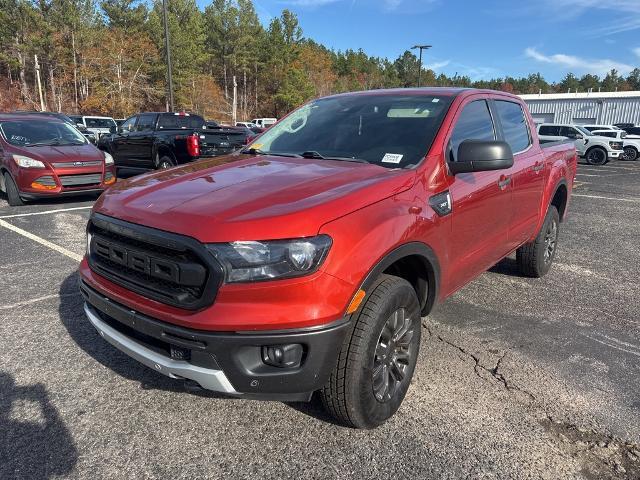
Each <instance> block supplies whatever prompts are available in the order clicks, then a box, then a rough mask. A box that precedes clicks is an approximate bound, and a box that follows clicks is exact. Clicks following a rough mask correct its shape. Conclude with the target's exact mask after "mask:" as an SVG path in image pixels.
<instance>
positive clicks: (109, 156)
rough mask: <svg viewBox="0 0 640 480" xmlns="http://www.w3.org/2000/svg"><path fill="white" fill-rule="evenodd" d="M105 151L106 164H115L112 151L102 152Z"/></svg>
mask: <svg viewBox="0 0 640 480" xmlns="http://www.w3.org/2000/svg"><path fill="white" fill-rule="evenodd" d="M102 153H104V164H105V165H113V163H114V162H113V157H112V156H111V154H110V153H107V152H102Z"/></svg>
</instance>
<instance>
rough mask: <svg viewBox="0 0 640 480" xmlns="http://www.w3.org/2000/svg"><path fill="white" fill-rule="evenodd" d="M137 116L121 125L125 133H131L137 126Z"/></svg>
mask: <svg viewBox="0 0 640 480" xmlns="http://www.w3.org/2000/svg"><path fill="white" fill-rule="evenodd" d="M136 118H138V117H136V116H133V117H131V118H127V119H126V120H125V121H124V123H123V124H122V125H121V127H120V128H122V131H123V132H130V131H132V130H133V126H134V125H135V124H136Z"/></svg>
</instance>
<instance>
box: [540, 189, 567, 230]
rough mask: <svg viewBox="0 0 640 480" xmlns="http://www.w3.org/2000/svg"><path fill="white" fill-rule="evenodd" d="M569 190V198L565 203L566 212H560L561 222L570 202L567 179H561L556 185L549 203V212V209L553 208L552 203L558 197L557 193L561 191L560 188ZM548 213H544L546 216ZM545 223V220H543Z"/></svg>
mask: <svg viewBox="0 0 640 480" xmlns="http://www.w3.org/2000/svg"><path fill="white" fill-rule="evenodd" d="M563 186H564V188H565V189H566V190H567V198H566V201H565V206H564V210H563V211H562V212H558V214H559V215H560V221H562V220H563V218H564V213H565V211H566V209H567V203H568V202H569V184H568V182H567V179H566V178H561V179H560V180H558V182H557V183H556V185H555V187H553V194H552V195H551V196H550V197H549V201H548V202H547V211H548V210H549V207H550V206H551V202H553V199H554V198H555V196H556V193H558V190H560V187H563ZM546 214H547V212H546V211H545V212H544V215H546ZM544 215H543V218H544ZM543 221H544V220H543Z"/></svg>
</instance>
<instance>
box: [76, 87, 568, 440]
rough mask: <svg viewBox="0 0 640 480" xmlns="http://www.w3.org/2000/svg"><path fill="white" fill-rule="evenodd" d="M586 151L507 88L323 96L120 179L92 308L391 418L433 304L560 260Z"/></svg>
mask: <svg viewBox="0 0 640 480" xmlns="http://www.w3.org/2000/svg"><path fill="white" fill-rule="evenodd" d="M576 164H577V159H576V150H575V147H574V145H573V142H572V141H569V142H568V143H563V142H555V143H548V144H545V145H544V146H541V145H540V143H539V141H538V137H537V134H536V130H535V127H534V124H533V121H532V119H531V116H530V114H529V112H528V110H527V107H526V106H525V104H524V103H523V102H522V100H520V99H519V98H518V97H516V96H514V95H510V94H507V93H503V92H494V91H489V90H473V89H450V88H422V89H395V90H376V91H368V92H358V93H348V94H342V95H335V96H330V97H327V98H321V99H318V100H314V101H312V102H310V103H308V104H306V105H304V106H302V107H301V108H299V109H297V110H295V111H294V112H293V113H291V114H290V115H289V116H287V117H286V118H284V119H282V120H281V121H280V122H278V123H277V124H276V125H274V126H273V127H271V128H270V129H269V130H267V131H266V132H264V133H263V134H262V135H261V136H260V137H258V139H257V140H256V141H255V142H254V143H253V144H251V145H249V146H248V147H247V148H246V149H244V150H242V151H240V152H237V153H235V154H232V155H230V156H225V157H218V158H215V159H206V160H201V161H198V162H195V163H192V164H189V165H185V166H182V167H178V168H174V169H169V170H166V171H162V172H155V173H149V174H146V175H142V176H139V177H137V178H133V179H130V180H128V181H125V182H122V183H118V184H116V185H115V186H114V187H112V188H111V189H109V190H108V191H107V192H105V194H104V195H102V196H101V197H100V199H99V200H98V202H97V203H96V204H95V206H94V208H93V211H92V213H91V216H90V220H89V223H88V227H87V254H86V256H85V258H84V259H83V261H82V263H81V265H80V279H81V280H80V282H81V283H80V288H81V290H82V294H83V295H84V298H85V299H86V304H85V307H84V309H85V312H86V315H87V317H88V320H89V322H91V324H93V326H94V327H95V328H96V329H97V331H98V332H99V334H100V335H101V336H102V337H103V338H104V339H105V340H106V341H107V342H109V343H111V344H112V345H113V346H114V347H115V348H117V349H119V350H121V351H122V352H124V353H126V354H127V355H130V356H131V357H132V358H134V359H135V360H137V361H139V362H141V363H143V364H144V365H146V366H148V367H150V368H151V369H153V370H155V371H156V372H158V373H161V374H164V375H167V376H169V377H172V378H176V379H187V380H189V383H191V384H193V382H195V383H197V384H198V385H199V386H201V387H202V388H204V389H208V390H214V391H217V392H222V393H224V394H228V395H231V396H237V397H242V398H252V399H272V400H282V401H306V400H309V399H310V398H311V396H312V394H313V393H314V392H319V396H320V397H321V398H322V401H323V403H324V405H325V406H326V409H327V410H328V411H329V412H330V413H331V414H332V415H333V416H334V417H335V418H336V419H337V421H338V422H341V423H342V424H344V425H347V426H351V427H356V428H373V427H376V426H377V425H380V424H381V423H383V422H384V421H385V420H386V419H388V418H389V417H391V416H392V415H393V414H394V413H395V412H396V411H397V410H398V408H399V407H400V404H401V403H402V400H403V399H404V397H405V394H406V393H407V389H408V388H409V384H410V382H411V377H412V375H413V372H414V369H415V367H416V360H417V358H418V349H419V348H420V337H421V317H422V316H425V315H428V314H429V312H430V311H431V309H432V308H433V307H434V305H436V304H437V303H438V302H442V301H443V300H444V299H445V298H447V297H449V296H450V295H452V294H453V293H454V292H456V291H457V290H458V289H460V288H461V287H463V286H464V285H466V284H467V283H469V282H470V281H471V280H473V279H474V278H476V277H477V276H479V275H480V274H482V273H483V272H484V271H485V270H487V269H488V268H490V267H491V266H493V265H495V264H496V263H497V262H499V261H500V260H501V259H502V258H504V257H506V256H508V255H509V254H511V253H512V252H516V258H517V262H518V264H519V266H520V268H521V269H522V272H523V273H524V274H525V275H527V276H530V277H542V276H543V275H545V274H546V273H547V272H548V271H549V269H550V268H551V264H552V262H553V259H554V257H555V255H556V251H557V245H558V232H559V229H560V225H561V222H562V221H563V220H564V219H565V217H566V213H567V205H568V202H569V198H570V194H571V190H572V187H573V183H574V176H575V173H576Z"/></svg>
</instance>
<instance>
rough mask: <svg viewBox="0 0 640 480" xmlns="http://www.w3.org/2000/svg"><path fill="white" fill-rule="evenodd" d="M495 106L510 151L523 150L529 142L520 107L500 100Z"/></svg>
mask: <svg viewBox="0 0 640 480" xmlns="http://www.w3.org/2000/svg"><path fill="white" fill-rule="evenodd" d="M495 105H496V110H497V112H498V117H499V118H500V123H501V125H502V132H503V134H504V140H505V141H506V142H507V143H508V144H509V146H510V147H511V151H512V152H513V153H517V152H521V151H523V150H525V149H526V148H527V147H528V146H529V145H530V144H531V141H530V140H529V127H528V126H527V122H526V120H525V117H524V112H523V111H522V107H521V106H520V105H519V104H517V103H513V102H505V101H502V100H497V101H496V102H495Z"/></svg>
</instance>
